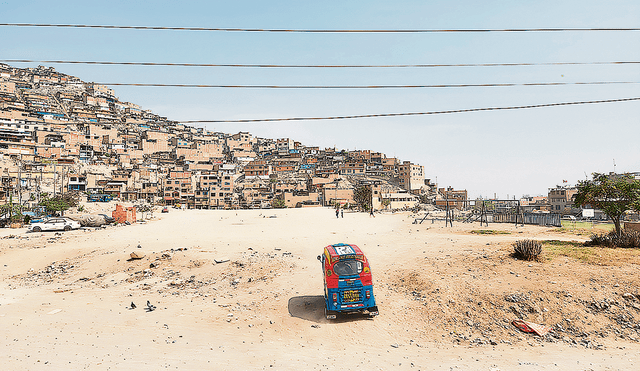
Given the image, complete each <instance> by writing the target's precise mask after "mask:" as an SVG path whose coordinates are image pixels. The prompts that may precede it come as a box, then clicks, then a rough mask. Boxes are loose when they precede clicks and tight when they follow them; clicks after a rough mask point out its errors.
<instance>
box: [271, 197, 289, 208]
mask: <svg viewBox="0 0 640 371" xmlns="http://www.w3.org/2000/svg"><path fill="white" fill-rule="evenodd" d="M271 205H272V206H273V208H274V209H284V208H286V207H287V204H286V203H285V202H284V199H282V198H274V199H273V201H271Z"/></svg>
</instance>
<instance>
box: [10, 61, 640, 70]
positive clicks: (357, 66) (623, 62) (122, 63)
mask: <svg viewBox="0 0 640 371" xmlns="http://www.w3.org/2000/svg"><path fill="white" fill-rule="evenodd" d="M0 61H1V62H6V63H54V64H95V65H118V66H165V67H167V66H168V67H248V68H437V67H512V66H581V65H624V64H640V61H614V62H540V63H455V64H443V63H432V64H240V63H159V62H110V61H69V60H32V59H0Z"/></svg>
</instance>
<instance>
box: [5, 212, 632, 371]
mask: <svg viewBox="0 0 640 371" xmlns="http://www.w3.org/2000/svg"><path fill="white" fill-rule="evenodd" d="M271 216H276V217H271ZM412 221H413V218H412V217H411V215H410V214H408V213H396V214H381V215H378V216H377V217H376V218H370V217H369V216H368V214H364V213H358V214H356V213H345V215H344V219H336V218H335V216H334V213H333V210H331V209H321V208H316V209H297V210H242V211H238V212H236V211H209V210H207V211H205V210H202V211H193V210H191V211H180V210H175V209H172V210H171V211H170V212H169V213H168V214H156V218H155V219H153V220H151V221H149V222H147V223H144V224H142V223H139V224H135V225H130V226H110V227H107V228H105V229H86V230H78V231H71V232H63V233H59V234H56V233H55V232H47V233H26V232H25V230H24V229H18V230H11V229H3V230H0V237H1V238H2V239H0V327H1V328H2V333H1V334H0V357H1V359H2V362H1V363H2V364H3V366H2V369H5V370H41V369H51V370H61V369H65V370H80V369H92V370H109V369H114V370H131V369H136V370H158V369H164V368H167V369H182V370H208V369H211V370H230V369H247V370H261V369H279V370H313V369H327V370H334V369H345V370H346V369H356V368H362V367H367V368H370V369H377V370H387V369H401V370H403V369H406V370H414V369H415V370H439V369H443V370H445V369H446V370H448V369H456V370H632V369H637V365H638V364H640V357H639V356H638V350H640V346H639V345H638V339H640V334H639V331H640V323H639V318H640V300H639V299H638V297H637V296H636V295H637V294H640V292H639V291H638V286H639V283H640V282H639V281H640V278H638V274H637V273H638V264H639V263H640V256H639V255H638V253H637V252H634V251H611V250H597V249H596V250H594V249H590V250H589V251H590V253H589V252H587V253H589V254H590V255H588V254H587V253H584V254H583V253H580V251H581V250H580V248H575V249H574V248H568V249H569V250H570V251H567V250H562V249H553V248H549V249H547V250H546V251H545V253H544V257H543V259H541V261H540V262H526V261H520V260H516V259H514V258H513V257H511V255H510V254H511V252H512V251H513V249H512V247H511V244H512V243H513V242H514V241H516V240H519V239H525V238H529V239H537V240H563V241H569V240H575V241H584V240H585V238H586V236H584V235H575V234H569V233H559V232H558V231H557V230H555V229H551V228H544V227H534V226H526V227H522V226H518V227H515V226H513V225H505V224H491V225H490V226H489V227H482V228H481V227H480V226H479V224H478V223H474V224H463V223H456V225H455V226H454V227H453V228H451V227H449V228H446V227H445V226H444V223H443V222H441V221H440V222H439V221H436V222H435V223H432V222H431V221H430V220H428V221H425V222H424V223H423V224H412V223H411V222H412ZM479 229H491V230H499V231H503V232H506V233H505V234H490V235H486V234H474V233H471V231H473V230H479ZM338 242H345V243H355V244H357V245H358V246H360V247H361V248H362V249H363V251H364V252H365V253H366V254H367V256H368V258H369V260H370V262H371V265H372V272H373V275H374V293H375V296H376V300H377V302H378V306H379V308H380V315H379V316H378V317H375V318H373V319H370V318H365V317H360V316H347V317H345V318H339V319H337V320H334V321H327V320H326V319H324V316H323V311H322V301H323V299H322V292H323V289H322V277H321V270H320V266H319V263H318V261H317V260H316V256H317V255H318V254H320V253H321V251H322V248H323V247H324V246H326V245H328V244H332V243H338ZM138 245H140V246H141V248H138V247H137V246H138ZM134 251H135V252H136V253H139V254H144V255H145V257H144V258H143V259H141V260H129V253H131V252H134ZM585 254H587V255H585ZM226 259H229V261H225V260H226ZM216 260H218V261H224V262H221V263H216ZM147 300H148V301H150V302H151V303H152V304H153V305H155V306H156V307H157V309H155V310H153V311H148V310H146V309H145V307H146V305H145V303H146V302H147ZM131 302H133V303H135V304H136V306H137V308H135V309H130V307H129V306H130V303H131ZM518 318H522V319H525V320H528V321H531V322H535V323H540V324H545V325H547V326H551V327H553V329H554V330H553V331H552V332H551V333H550V334H548V335H546V336H545V337H538V336H536V335H531V334H524V333H521V332H519V331H518V330H517V329H515V328H514V327H513V326H512V325H511V324H510V321H511V320H514V319H518Z"/></svg>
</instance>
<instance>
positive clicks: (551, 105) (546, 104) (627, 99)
mask: <svg viewBox="0 0 640 371" xmlns="http://www.w3.org/2000/svg"><path fill="white" fill-rule="evenodd" d="M630 101H640V97H634V98H618V99H605V100H592V101H579V102H560V103H544V104H529V105H524V106H506V107H483V108H467V109H458V110H446V111H428V112H403V113H376V114H368V115H349V116H327V117H288V118H270V119H242V120H185V121H178V122H180V123H183V124H198V123H201V124H203V123H252V122H278V121H319V120H346V119H362V118H377V117H400V116H424V115H443V114H454V113H467V112H481V111H504V110H519V109H531V108H543V107H558V106H574V105H582V104H600V103H615V102H630Z"/></svg>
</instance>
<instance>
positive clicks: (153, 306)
mask: <svg viewBox="0 0 640 371" xmlns="http://www.w3.org/2000/svg"><path fill="white" fill-rule="evenodd" d="M147 309H148V310H149V312H151V311H152V310H155V309H156V306H155V305H152V304H151V303H150V302H149V300H147Z"/></svg>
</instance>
